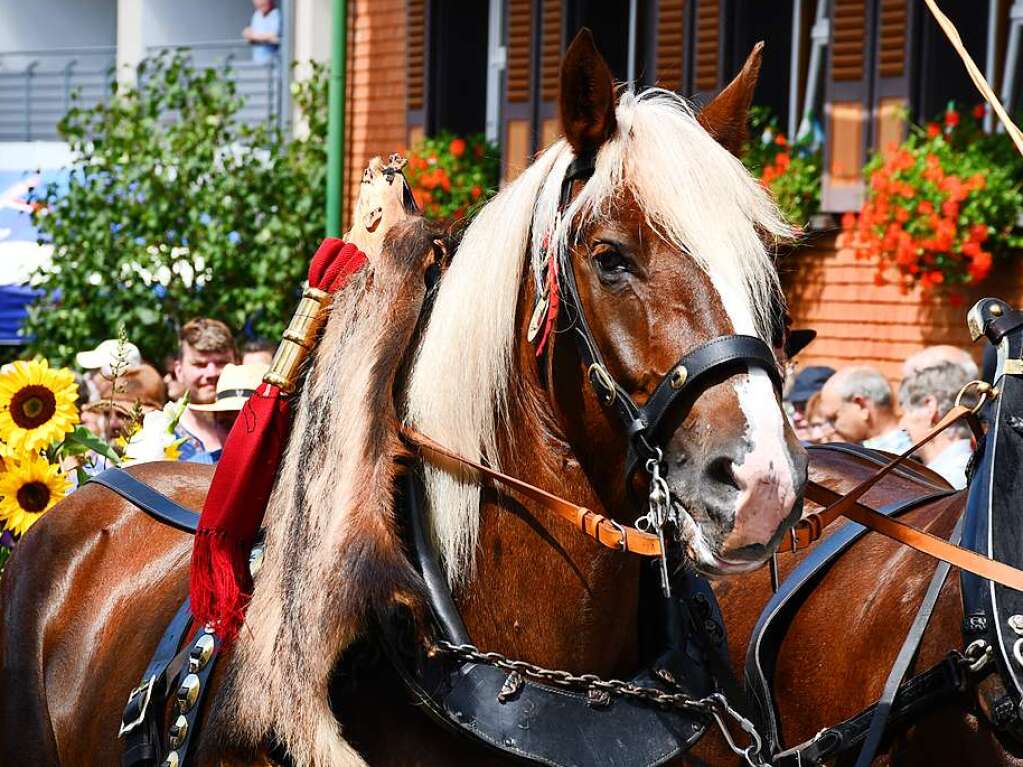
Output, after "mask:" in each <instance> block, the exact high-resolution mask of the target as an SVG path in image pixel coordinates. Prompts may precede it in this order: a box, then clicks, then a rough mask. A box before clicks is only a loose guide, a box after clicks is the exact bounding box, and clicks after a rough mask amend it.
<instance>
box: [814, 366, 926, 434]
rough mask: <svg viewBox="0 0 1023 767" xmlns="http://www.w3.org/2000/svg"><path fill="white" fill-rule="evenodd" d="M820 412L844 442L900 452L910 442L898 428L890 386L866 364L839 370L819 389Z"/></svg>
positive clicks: (879, 373)
mask: <svg viewBox="0 0 1023 767" xmlns="http://www.w3.org/2000/svg"><path fill="white" fill-rule="evenodd" d="M820 412H821V415H822V416H823V417H824V419H825V420H826V421H827V422H828V423H829V424H830V425H831V426H832V428H834V430H835V432H836V433H837V434H838V436H839V437H841V438H842V439H843V440H845V441H846V442H860V443H862V444H863V445H864V447H869V448H873V449H875V450H885V451H887V452H889V453H901V452H902V451H904V450H906V449H908V448H909V447H910V446H911V445H912V444H913V443H912V442H911V441H910V439H909V435H908V434H906V432H905V431H903V430H902V429H901V428H900V427H899V419H898V416H896V415H895V398H894V396H893V395H892V386H891V384H890V383H888V379H887V378H885V377H884V375H883V374H882V373H881V371H880V370H878V369H877V368H873V367H870V366H869V365H857V366H854V367H847V368H842V369H841V370H839V371H838V372H837V373H835V374H834V375H833V376H832V377H831V378H829V379H828V382H827V383H826V384H824V388H823V389H821V398H820Z"/></svg>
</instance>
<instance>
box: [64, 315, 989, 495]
mask: <svg viewBox="0 0 1023 767" xmlns="http://www.w3.org/2000/svg"><path fill="white" fill-rule="evenodd" d="M274 348H275V347H274V345H273V344H269V343H264V342H253V343H249V344H247V345H246V347H245V348H244V349H243V350H239V349H238V347H237V345H236V343H235V339H234V335H233V334H232V332H231V329H230V328H229V327H228V326H227V325H226V324H224V323H223V322H220V321H218V320H215V319H209V318H199V319H195V320H192V321H191V322H189V323H187V324H185V325H184V326H183V327H182V328H181V330H180V332H179V334H178V349H177V352H176V353H175V354H173V355H169V356H168V357H167V358H166V359H165V360H163V367H164V371H165V372H164V373H163V374H162V375H161V373H160V372H159V371H158V370H157V369H156V367H155V366H153V365H151V364H149V363H147V362H145V361H144V360H143V359H142V356H141V354H140V353H139V350H138V348H137V347H136V346H135V345H134V344H132V343H130V342H126V341H124V340H123V339H122V340H117V339H108V340H106V341H103V342H102V343H100V344H99V345H98V346H97V347H96V348H95V349H91V350H89V351H84V352H81V353H79V354H78V355H77V357H76V361H77V363H78V366H79V367H80V368H81V369H82V371H84V373H83V376H82V385H81V386H80V398H79V408H80V410H81V414H82V416H81V417H82V421H83V423H84V424H85V425H86V426H87V427H88V428H89V429H90V430H91V431H92V432H93V433H95V434H97V435H99V436H101V437H103V438H104V439H105V440H107V441H108V442H114V441H116V440H117V439H118V438H119V437H120V438H122V439H123V437H124V436H125V434H126V432H128V431H129V430H130V428H131V424H132V421H133V419H134V420H135V421H137V420H138V419H139V417H140V415H141V416H144V415H145V414H146V413H148V412H153V411H157V410H162V409H163V408H164V407H165V406H166V404H167V403H168V402H176V401H180V400H181V398H182V397H185V396H187V406H186V407H184V408H183V409H182V411H181V414H180V418H179V419H178V420H177V422H176V425H175V427H174V438H175V443H176V445H177V449H176V457H177V458H178V460H183V461H195V462H199V463H216V462H217V460H218V459H219V458H220V453H221V450H222V448H223V445H224V442H225V440H226V439H227V435H228V432H230V430H231V426H232V425H233V424H234V420H235V418H236V417H237V415H238V413H239V412H240V411H241V409H242V407H243V406H244V405H245V402H246V400H247V399H248V397H249V395H250V394H252V393H253V391H255V390H256V388H257V387H258V386H259V384H260V382H261V381H262V379H263V375H264V374H265V373H266V371H267V370H268V369H269V367H270V362H271V360H272V358H273V353H274ZM978 376H979V371H978V368H977V364H976V363H975V362H974V360H973V358H972V357H970V355H969V354H968V353H967V352H965V351H963V350H962V349H959V348H958V347H954V346H932V347H928V348H926V349H924V350H922V351H920V352H918V353H916V354H914V355H912V356H911V357H909V358H908V359H907V360H906V361H905V363H904V365H903V369H902V379H901V381H900V383H899V385H898V389H897V390H896V389H895V388H893V386H892V384H891V382H890V381H889V380H888V379H887V378H886V377H885V376H884V374H883V373H882V372H881V371H880V370H878V369H877V368H875V367H871V366H869V365H850V366H848V367H843V368H840V369H838V370H835V369H834V368H830V367H822V366H810V367H805V368H803V369H802V370H801V371H800V372H799V373H798V374H796V375H794V376H790V378H789V381H788V385H787V386H786V395H785V401H786V406H787V410H788V412H789V414H790V417H791V419H792V423H793V425H794V427H795V430H796V434H797V436H799V438H800V439H801V440H803V441H805V442H808V443H825V442H852V443H858V444H862V445H864V446H865V447H868V448H873V449H876V450H883V451H886V452H889V453H901V452H903V451H905V450H907V449H908V448H909V447H911V446H912V445H913V444H915V443H916V442H917V441H919V440H920V439H921V438H922V437H923V436H924V435H925V434H927V432H928V431H929V430H930V429H931V428H932V427H933V426H934V424H936V423H937V422H938V421H939V420H940V419H941V417H942V416H943V415H944V414H945V413H946V412H947V411H948V410H949V409H950V408H951V407H952V405H953V403H954V401H955V398H956V395H957V394H958V393H959V391H960V390H961V389H962V388H963V386H965V385H966V384H967V383H968V382H969V381H972V380H975V379H976V378H978ZM972 452H973V444H972V442H971V436H970V433H969V429H968V428H967V427H966V426H953V427H952V428H950V429H948V430H946V431H945V432H943V433H942V434H940V435H939V436H938V437H936V438H935V439H934V440H932V441H931V442H929V443H928V444H927V445H925V446H924V447H922V448H920V450H919V451H918V453H917V455H916V458H917V459H918V460H920V461H921V462H922V463H924V464H925V465H926V466H928V467H929V468H931V469H932V470H934V471H935V472H937V473H938V474H940V475H941V476H942V477H944V478H945V479H946V480H948V482H949V483H950V484H951V485H952V486H953V487H956V488H962V487H965V486H966V466H967V463H968V462H969V460H970V456H971V454H972Z"/></svg>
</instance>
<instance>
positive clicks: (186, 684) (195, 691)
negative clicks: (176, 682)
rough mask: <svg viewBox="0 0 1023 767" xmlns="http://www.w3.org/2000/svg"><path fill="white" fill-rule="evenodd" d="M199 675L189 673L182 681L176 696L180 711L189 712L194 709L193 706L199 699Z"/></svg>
mask: <svg viewBox="0 0 1023 767" xmlns="http://www.w3.org/2000/svg"><path fill="white" fill-rule="evenodd" d="M199 687H200V684H199V677H197V676H196V675H195V674H188V675H187V676H186V677H185V678H184V680H183V681H182V682H181V686H180V687H179V688H178V692H177V695H176V696H175V697H176V699H177V703H178V712H179V713H182V714H187V713H188V712H189V711H191V710H192V706H194V705H195V702H196V701H197V700H198V699H199Z"/></svg>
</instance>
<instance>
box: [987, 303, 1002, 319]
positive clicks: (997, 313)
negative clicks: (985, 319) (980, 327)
mask: <svg viewBox="0 0 1023 767" xmlns="http://www.w3.org/2000/svg"><path fill="white" fill-rule="evenodd" d="M988 312H990V314H991V316H992V317H1001V316H1002V305H1001V304H991V308H990V309H988Z"/></svg>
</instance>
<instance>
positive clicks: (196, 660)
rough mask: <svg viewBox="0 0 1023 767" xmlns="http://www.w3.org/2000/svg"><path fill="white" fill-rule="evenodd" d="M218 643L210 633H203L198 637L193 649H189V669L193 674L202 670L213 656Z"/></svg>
mask: <svg viewBox="0 0 1023 767" xmlns="http://www.w3.org/2000/svg"><path fill="white" fill-rule="evenodd" d="M216 645H217V643H216V641H215V640H214V639H213V637H212V636H210V635H209V634H203V635H202V636H201V637H199V638H198V639H196V640H195V644H194V645H192V649H191V650H189V651H188V670H189V671H191V672H192V673H193V674H194V673H196V672H198V671H201V670H202V669H203V668H204V667H205V666H206V664H207V663H209V662H210V658H212V657H213V650H214V648H215V647H216Z"/></svg>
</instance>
